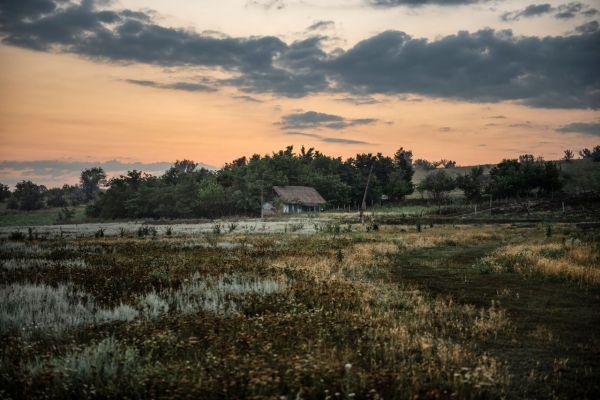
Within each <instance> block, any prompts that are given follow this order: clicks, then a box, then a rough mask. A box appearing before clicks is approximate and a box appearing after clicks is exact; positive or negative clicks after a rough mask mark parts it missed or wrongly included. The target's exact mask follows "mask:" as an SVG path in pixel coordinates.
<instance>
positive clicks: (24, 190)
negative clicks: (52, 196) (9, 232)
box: [9, 181, 48, 211]
mask: <svg viewBox="0 0 600 400" xmlns="http://www.w3.org/2000/svg"><path fill="white" fill-rule="evenodd" d="M47 190H48V189H46V187H45V186H43V185H36V184H35V183H33V182H31V181H22V182H19V183H17V185H16V188H15V191H14V192H13V195H12V198H11V200H14V202H11V203H9V206H10V207H11V208H18V209H19V210H25V211H31V210H38V209H40V208H42V207H44V194H45V193H46V191H47Z"/></svg>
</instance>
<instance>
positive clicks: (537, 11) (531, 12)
mask: <svg viewBox="0 0 600 400" xmlns="http://www.w3.org/2000/svg"><path fill="white" fill-rule="evenodd" d="M552 11H554V8H553V7H552V6H551V5H550V4H548V3H545V4H531V5H528V6H527V7H525V8H523V9H522V10H517V11H511V12H506V13H504V14H502V15H501V16H500V18H501V19H502V20H503V21H517V20H519V19H521V18H530V17H537V16H540V15H544V14H548V13H551V12H552Z"/></svg>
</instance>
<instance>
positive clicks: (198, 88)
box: [125, 79, 217, 92]
mask: <svg viewBox="0 0 600 400" xmlns="http://www.w3.org/2000/svg"><path fill="white" fill-rule="evenodd" d="M125 81H126V82H128V83H131V84H134V85H139V86H147V87H152V88H157V89H173V90H184V91H186V92H215V91H216V90H217V89H215V88H213V87H211V86H208V85H204V84H202V83H193V82H173V83H160V82H156V81H149V80H139V79H126V80H125Z"/></svg>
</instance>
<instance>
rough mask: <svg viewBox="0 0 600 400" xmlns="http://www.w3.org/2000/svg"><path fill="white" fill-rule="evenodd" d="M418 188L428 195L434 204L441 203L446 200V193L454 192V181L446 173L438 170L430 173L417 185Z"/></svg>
mask: <svg viewBox="0 0 600 400" xmlns="http://www.w3.org/2000/svg"><path fill="white" fill-rule="evenodd" d="M419 187H420V188H421V190H424V191H426V192H427V193H429V195H430V196H431V198H432V199H433V200H434V201H435V202H436V203H441V202H442V201H444V200H445V199H446V198H447V196H448V193H450V192H451V191H452V190H454V188H455V187H456V181H455V180H454V178H452V176H450V175H449V174H448V173H447V172H446V171H444V170H439V171H434V172H430V173H429V174H428V175H427V176H426V177H425V179H423V180H422V181H421V182H420V183H419Z"/></svg>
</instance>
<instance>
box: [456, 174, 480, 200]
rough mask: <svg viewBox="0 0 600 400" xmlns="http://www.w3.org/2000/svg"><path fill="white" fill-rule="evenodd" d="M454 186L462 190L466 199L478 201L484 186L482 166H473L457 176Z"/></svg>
mask: <svg viewBox="0 0 600 400" xmlns="http://www.w3.org/2000/svg"><path fill="white" fill-rule="evenodd" d="M456 186H457V187H458V188H460V189H461V190H462V191H463V193H464V194H465V199H466V200H467V201H470V202H478V201H480V200H481V198H482V195H483V190H484V187H485V176H484V175H483V167H481V166H478V167H473V168H471V170H470V171H469V172H468V173H466V174H464V175H462V176H459V177H457V178H456Z"/></svg>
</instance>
